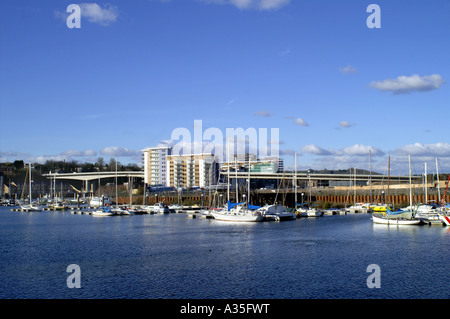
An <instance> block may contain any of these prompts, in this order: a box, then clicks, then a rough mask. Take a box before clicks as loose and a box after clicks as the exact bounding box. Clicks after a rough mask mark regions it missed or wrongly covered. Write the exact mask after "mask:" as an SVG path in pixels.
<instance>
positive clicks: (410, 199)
mask: <svg viewBox="0 0 450 319" xmlns="http://www.w3.org/2000/svg"><path fill="white" fill-rule="evenodd" d="M408 161H409V207H410V209H411V211H412V209H413V208H412V185H411V154H408Z"/></svg>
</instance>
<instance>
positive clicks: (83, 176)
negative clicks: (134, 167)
mask: <svg viewBox="0 0 450 319" xmlns="http://www.w3.org/2000/svg"><path fill="white" fill-rule="evenodd" d="M42 175H43V176H44V177H47V178H48V179H50V180H54V181H56V180H57V179H58V180H77V181H83V185H84V187H83V188H84V191H81V192H82V193H86V192H89V191H90V189H91V192H93V189H92V185H93V184H92V185H91V187H90V185H89V182H90V181H94V180H95V181H99V183H98V184H100V180H101V179H103V178H115V177H117V178H124V177H127V178H128V179H130V178H144V172H143V171H119V172H116V171H110V172H81V173H75V172H74V173H49V174H42Z"/></svg>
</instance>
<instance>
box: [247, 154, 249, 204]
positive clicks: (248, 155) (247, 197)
mask: <svg viewBox="0 0 450 319" xmlns="http://www.w3.org/2000/svg"><path fill="white" fill-rule="evenodd" d="M248 205H250V154H248V195H247V209H248Z"/></svg>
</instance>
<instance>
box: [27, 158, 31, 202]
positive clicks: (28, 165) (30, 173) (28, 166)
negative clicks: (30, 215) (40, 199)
mask: <svg viewBox="0 0 450 319" xmlns="http://www.w3.org/2000/svg"><path fill="white" fill-rule="evenodd" d="M28 167H29V171H30V173H29V178H30V179H29V184H30V205H31V162H30V163H29V165H28Z"/></svg>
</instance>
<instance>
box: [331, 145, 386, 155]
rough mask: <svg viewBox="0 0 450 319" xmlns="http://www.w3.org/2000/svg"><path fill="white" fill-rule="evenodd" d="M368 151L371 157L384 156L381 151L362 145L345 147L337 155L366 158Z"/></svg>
mask: <svg viewBox="0 0 450 319" xmlns="http://www.w3.org/2000/svg"><path fill="white" fill-rule="evenodd" d="M369 151H370V152H371V155H372V156H382V155H384V152H383V151H382V150H381V149H379V148H375V147H372V146H368V145H362V144H355V145H353V146H349V147H345V148H343V149H342V150H340V151H339V153H341V154H344V155H353V156H368V155H369Z"/></svg>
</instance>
